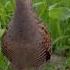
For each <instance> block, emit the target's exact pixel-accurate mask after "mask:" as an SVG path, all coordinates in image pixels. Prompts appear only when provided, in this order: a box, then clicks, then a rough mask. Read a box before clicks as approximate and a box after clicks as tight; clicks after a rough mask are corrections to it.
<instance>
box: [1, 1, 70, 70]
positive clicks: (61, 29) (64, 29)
mask: <svg viewBox="0 0 70 70" xmlns="http://www.w3.org/2000/svg"><path fill="white" fill-rule="evenodd" d="M33 8H34V9H35V11H36V12H37V14H38V15H39V16H40V17H41V19H42V20H43V21H44V22H45V23H44V25H47V26H48V30H49V32H50V34H51V37H52V46H53V53H55V54H57V55H61V56H65V57H66V58H67V59H66V60H65V62H64V65H63V68H62V69H59V70H70V0H33ZM14 9H15V0H0V70H10V69H9V61H8V60H7V59H6V58H5V56H3V54H2V52H1V39H2V36H3V34H4V32H5V30H6V27H7V24H8V23H9V21H10V20H11V17H12V15H13V13H14ZM45 70H57V69H56V68H55V65H52V64H48V66H47V68H46V69H45Z"/></svg>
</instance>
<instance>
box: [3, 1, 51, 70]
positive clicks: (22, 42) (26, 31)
mask: <svg viewBox="0 0 70 70" xmlns="http://www.w3.org/2000/svg"><path fill="white" fill-rule="evenodd" d="M31 2H32V1H31V0H16V11H15V14H14V17H13V18H12V21H11V22H10V24H9V26H8V30H7V31H6V33H5V34H4V37H3V47H2V48H3V52H4V53H5V55H6V57H7V58H8V59H9V60H10V62H11V64H12V66H13V69H14V70H29V69H30V68H34V69H35V70H37V69H36V68H39V67H40V65H42V64H44V63H45V62H46V61H47V60H48V59H50V56H51V39H50V35H49V33H48V31H47V29H46V28H45V27H44V26H43V24H42V22H41V21H40V20H39V19H38V17H37V16H36V14H35V13H34V12H33V10H32V5H31V4H32V3H31Z"/></svg>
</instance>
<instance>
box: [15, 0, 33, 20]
mask: <svg viewBox="0 0 70 70" xmlns="http://www.w3.org/2000/svg"><path fill="white" fill-rule="evenodd" d="M31 13H32V0H16V10H15V19H18V20H23V19H24V20H25V19H28V18H29V17H30V16H31Z"/></svg>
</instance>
